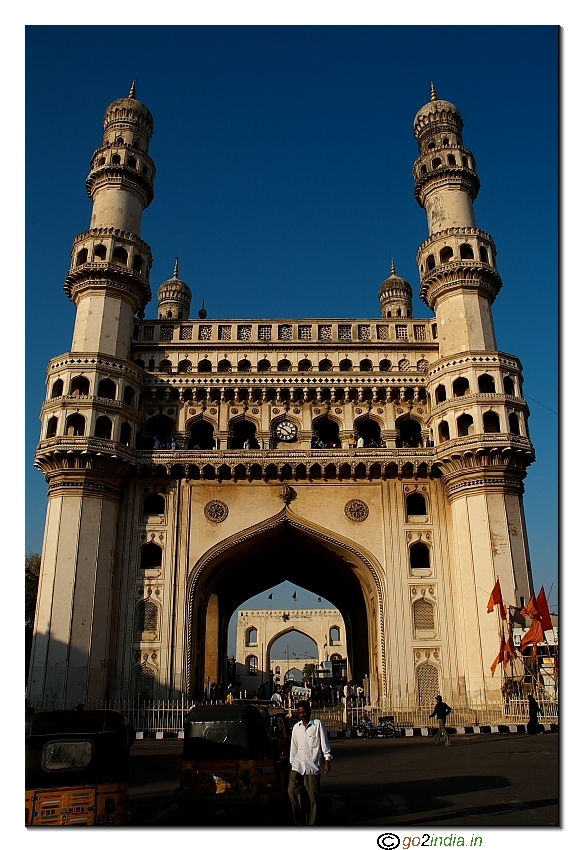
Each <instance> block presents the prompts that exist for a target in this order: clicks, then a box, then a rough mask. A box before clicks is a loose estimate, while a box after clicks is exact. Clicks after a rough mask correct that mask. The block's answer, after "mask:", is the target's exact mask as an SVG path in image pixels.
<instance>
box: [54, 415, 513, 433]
mask: <svg viewBox="0 0 583 850" xmlns="http://www.w3.org/2000/svg"><path fill="white" fill-rule="evenodd" d="M508 427H509V428H510V433H511V434H514V436H515V437H520V420H519V418H518V416H517V415H516V413H509V414H508ZM47 436H48V434H47Z"/></svg>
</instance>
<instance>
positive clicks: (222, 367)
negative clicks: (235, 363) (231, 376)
mask: <svg viewBox="0 0 583 850" xmlns="http://www.w3.org/2000/svg"><path fill="white" fill-rule="evenodd" d="M217 368H218V371H219V372H230V371H231V370H232V368H233V367H232V366H231V361H230V360H219V365H218V367H217Z"/></svg>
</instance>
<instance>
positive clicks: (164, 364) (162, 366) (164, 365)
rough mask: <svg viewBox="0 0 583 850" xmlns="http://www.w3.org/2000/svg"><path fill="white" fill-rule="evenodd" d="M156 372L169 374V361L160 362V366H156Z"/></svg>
mask: <svg viewBox="0 0 583 850" xmlns="http://www.w3.org/2000/svg"><path fill="white" fill-rule="evenodd" d="M158 370H159V371H160V372H171V371H172V363H171V362H170V360H160V365H159V366H158Z"/></svg>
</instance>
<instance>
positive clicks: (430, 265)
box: [427, 254, 435, 272]
mask: <svg viewBox="0 0 583 850" xmlns="http://www.w3.org/2000/svg"><path fill="white" fill-rule="evenodd" d="M434 268H435V257H434V256H433V254H429V256H428V257H427V271H428V272H432V271H433V269H434Z"/></svg>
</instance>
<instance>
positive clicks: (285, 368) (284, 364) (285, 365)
mask: <svg viewBox="0 0 583 850" xmlns="http://www.w3.org/2000/svg"><path fill="white" fill-rule="evenodd" d="M277 371H278V372H290V371H291V363H290V362H289V360H280V361H279V363H278V364H277Z"/></svg>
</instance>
